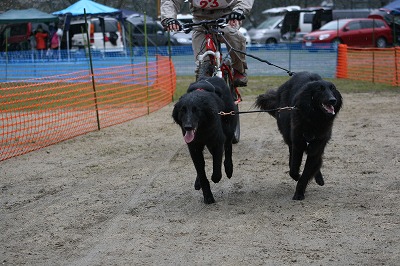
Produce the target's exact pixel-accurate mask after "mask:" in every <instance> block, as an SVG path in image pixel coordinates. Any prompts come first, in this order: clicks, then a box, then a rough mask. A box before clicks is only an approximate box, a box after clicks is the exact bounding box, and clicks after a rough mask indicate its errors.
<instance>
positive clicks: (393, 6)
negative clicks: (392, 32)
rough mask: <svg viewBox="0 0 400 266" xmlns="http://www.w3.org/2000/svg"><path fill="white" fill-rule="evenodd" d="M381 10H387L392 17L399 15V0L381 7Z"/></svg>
mask: <svg viewBox="0 0 400 266" xmlns="http://www.w3.org/2000/svg"><path fill="white" fill-rule="evenodd" d="M382 9H385V10H389V11H390V13H392V14H393V15H400V0H395V1H393V2H391V3H389V4H387V5H386V6H383V7H382Z"/></svg>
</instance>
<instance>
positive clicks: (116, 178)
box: [0, 93, 400, 265]
mask: <svg viewBox="0 0 400 266" xmlns="http://www.w3.org/2000/svg"><path fill="white" fill-rule="evenodd" d="M343 96H344V109H343V110H342V111H341V113H340V114H339V116H338V118H337V120H336V121H335V125H334V132H333V138H332V140H331V142H330V143H329V144H328V146H327V148H326V152H325V157H324V158H325V160H324V166H323V169H322V170H323V173H324V175H325V182H326V184H325V186H323V187H319V186H318V185H317V184H316V183H315V182H312V183H310V185H309V186H308V189H307V191H306V199H305V200H304V201H293V200H291V198H292V196H293V193H294V188H295V185H296V184H295V181H293V180H292V179H291V178H290V177H289V175H288V150H287V147H286V146H285V144H284V142H283V141H282V137H281V136H280V134H279V133H278V130H277V127H276V123H275V120H274V119H273V118H272V117H270V116H269V115H267V114H246V115H242V116H241V126H242V137H241V141H240V142H239V144H237V145H234V155H233V158H234V164H235V168H234V175H233V177H232V179H227V178H226V177H224V178H223V179H222V180H221V182H220V183H219V184H212V185H211V189H212V191H213V193H214V197H215V199H216V201H217V202H216V203H215V204H212V205H205V204H204V203H203V196H202V193H201V192H200V191H195V190H194V188H193V184H194V180H195V171H194V167H193V165H192V162H191V160H190V158H189V155H188V151H187V147H186V146H185V144H184V141H183V139H182V136H181V133H180V130H179V128H178V126H177V125H176V124H174V123H173V121H172V118H171V112H172V107H173V105H172V104H171V105H169V106H167V107H165V108H163V109H162V110H160V111H158V112H155V113H152V114H150V115H149V116H146V117H142V118H139V119H136V120H134V121H131V122H128V123H124V124H121V125H117V126H114V127H110V128H106V129H103V130H101V131H99V132H93V133H90V134H86V135H84V136H80V137H77V138H74V139H72V140H69V141H65V142H62V143H59V144H57V145H53V146H50V147H47V148H44V149H41V150H38V151H35V152H31V153H29V154H26V155H23V156H19V157H16V158H11V159H9V160H6V161H4V162H0V168H1V170H0V189H1V208H0V230H1V234H0V263H2V264H3V265H24V264H26V265H305V264H309V265H399V263H400V193H399V191H400V178H399V169H400V141H399V140H400V129H399V127H400V118H399V114H400V96H399V95H398V94H390V93H379V94H372V93H364V94H344V95H343ZM254 99H255V96H245V101H244V102H243V103H241V110H250V109H252V104H253V102H254ZM207 160H208V161H207V163H208V165H210V156H209V155H207ZM208 173H210V169H208Z"/></svg>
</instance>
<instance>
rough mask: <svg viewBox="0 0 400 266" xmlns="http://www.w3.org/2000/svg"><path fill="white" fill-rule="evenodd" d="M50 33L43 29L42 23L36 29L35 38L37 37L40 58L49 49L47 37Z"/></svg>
mask: <svg viewBox="0 0 400 266" xmlns="http://www.w3.org/2000/svg"><path fill="white" fill-rule="evenodd" d="M48 36H49V35H48V34H47V32H45V31H44V30H43V27H42V25H41V24H39V26H38V27H37V29H36V33H35V38H36V50H38V52H39V58H40V59H42V58H43V56H44V54H45V53H46V49H47V37H48Z"/></svg>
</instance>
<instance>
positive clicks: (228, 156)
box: [224, 140, 233, 178]
mask: <svg viewBox="0 0 400 266" xmlns="http://www.w3.org/2000/svg"><path fill="white" fill-rule="evenodd" d="M224 167H225V173H226V176H227V177H228V178H231V177H232V174H233V163H232V141H231V140H230V141H229V142H228V141H226V142H225V161H224Z"/></svg>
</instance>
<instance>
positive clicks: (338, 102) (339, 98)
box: [331, 83, 343, 114]
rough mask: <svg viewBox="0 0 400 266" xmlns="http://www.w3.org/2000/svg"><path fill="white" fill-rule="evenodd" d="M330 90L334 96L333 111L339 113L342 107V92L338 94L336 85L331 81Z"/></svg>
mask: <svg viewBox="0 0 400 266" xmlns="http://www.w3.org/2000/svg"><path fill="white" fill-rule="evenodd" d="M331 91H332V93H333V95H334V96H335V98H336V105H335V113H336V114H337V113H339V111H340V109H341V108H342V105H343V97H342V94H340V92H339V90H338V89H337V88H336V86H335V85H334V84H333V83H332V85H331Z"/></svg>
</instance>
